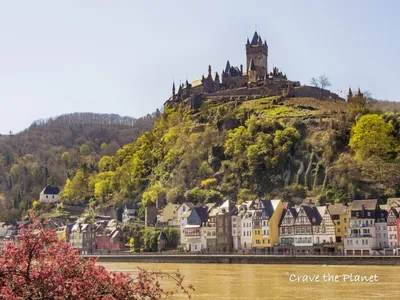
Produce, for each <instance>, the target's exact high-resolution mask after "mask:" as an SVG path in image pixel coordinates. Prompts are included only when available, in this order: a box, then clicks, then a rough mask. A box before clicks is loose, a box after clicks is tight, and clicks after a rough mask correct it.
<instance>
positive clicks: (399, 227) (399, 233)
mask: <svg viewBox="0 0 400 300" xmlns="http://www.w3.org/2000/svg"><path fill="white" fill-rule="evenodd" d="M396 225H397V239H398V242H397V247H398V249H397V254H399V253H400V219H397V220H396Z"/></svg>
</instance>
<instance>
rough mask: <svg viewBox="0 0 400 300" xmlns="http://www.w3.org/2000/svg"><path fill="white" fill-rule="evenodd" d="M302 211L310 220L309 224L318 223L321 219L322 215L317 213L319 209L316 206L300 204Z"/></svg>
mask: <svg viewBox="0 0 400 300" xmlns="http://www.w3.org/2000/svg"><path fill="white" fill-rule="evenodd" d="M302 208H303V210H304V212H305V213H306V215H307V217H308V219H309V220H310V223H311V225H313V226H315V225H320V224H321V221H322V217H321V215H320V214H319V211H318V209H317V208H316V207H311V206H306V205H304V206H302Z"/></svg>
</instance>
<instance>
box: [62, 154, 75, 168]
mask: <svg viewBox="0 0 400 300" xmlns="http://www.w3.org/2000/svg"><path fill="white" fill-rule="evenodd" d="M61 160H62V162H63V163H64V165H65V167H66V168H69V167H70V166H71V163H72V157H71V154H69V152H68V151H65V152H64V153H63V154H62V155H61Z"/></svg>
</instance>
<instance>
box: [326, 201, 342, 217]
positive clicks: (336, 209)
mask: <svg viewBox="0 0 400 300" xmlns="http://www.w3.org/2000/svg"><path fill="white" fill-rule="evenodd" d="M328 210H329V213H330V214H331V216H339V215H340V214H342V213H345V212H346V210H347V206H346V205H344V204H343V203H337V204H329V205H328Z"/></svg>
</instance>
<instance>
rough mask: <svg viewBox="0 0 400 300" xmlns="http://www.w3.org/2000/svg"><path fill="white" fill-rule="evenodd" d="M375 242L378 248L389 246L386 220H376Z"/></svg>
mask: <svg viewBox="0 0 400 300" xmlns="http://www.w3.org/2000/svg"><path fill="white" fill-rule="evenodd" d="M375 227H376V244H377V247H378V249H387V248H389V237H388V226H387V222H384V221H383V222H376V223H375Z"/></svg>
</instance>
